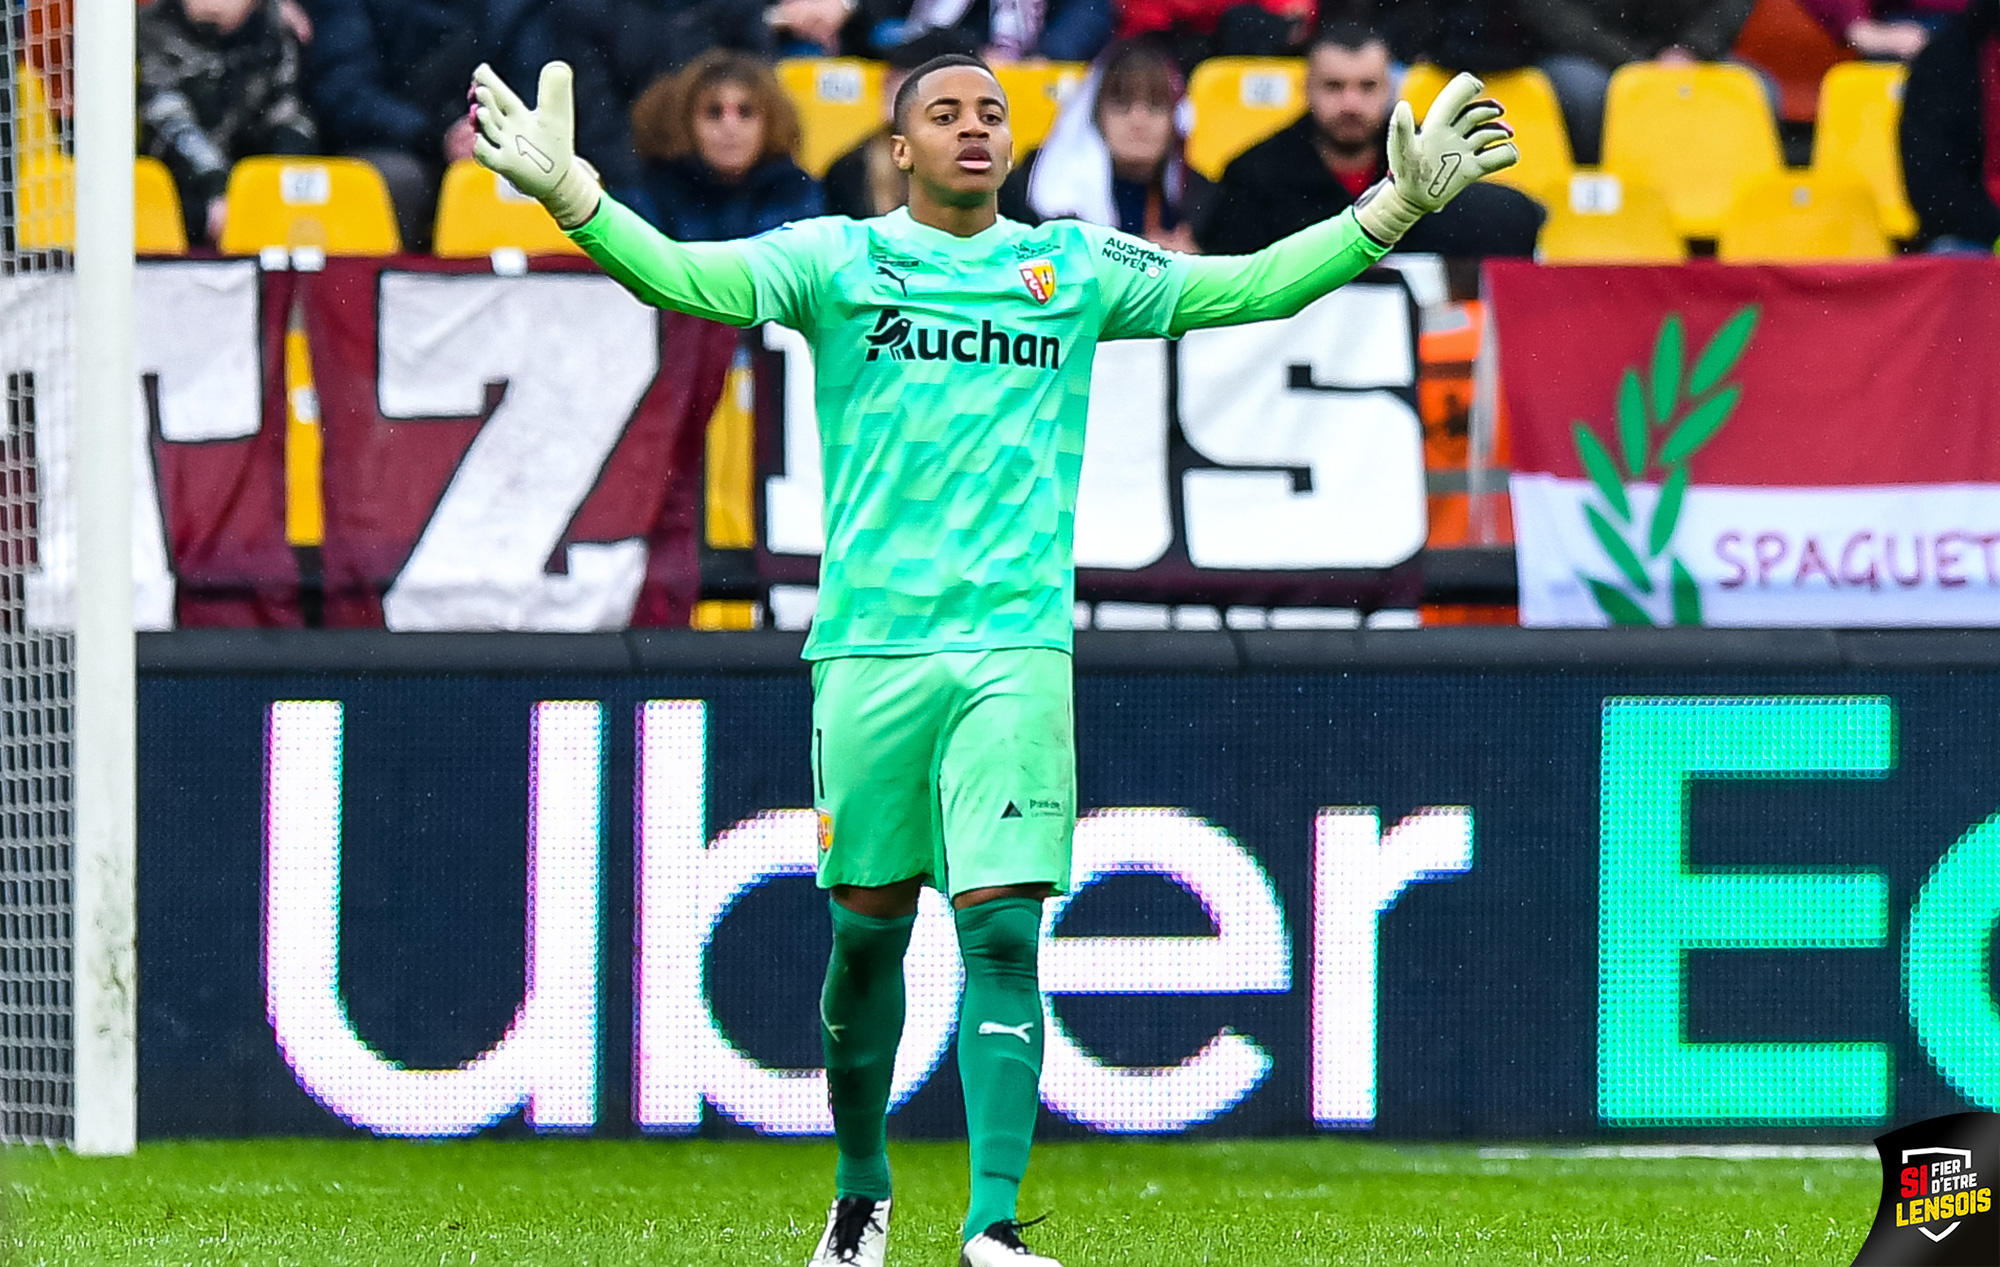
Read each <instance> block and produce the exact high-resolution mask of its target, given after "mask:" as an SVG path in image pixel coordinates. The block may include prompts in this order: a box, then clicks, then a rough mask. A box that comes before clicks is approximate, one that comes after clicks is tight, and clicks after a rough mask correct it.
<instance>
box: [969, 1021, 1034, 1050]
mask: <svg viewBox="0 0 2000 1267" xmlns="http://www.w3.org/2000/svg"><path fill="white" fill-rule="evenodd" d="M1033 1028H1035V1023H1034V1022H1033V1021H1026V1022H1023V1023H1022V1024H1020V1025H1002V1024H1001V1023H1000V1022H998V1021H981V1022H979V1032H980V1034H981V1035H986V1034H1012V1035H1013V1036H1014V1037H1016V1038H1018V1039H1020V1040H1021V1041H1022V1042H1024V1043H1026V1044H1028V1045H1029V1046H1030V1047H1032V1046H1034V1044H1035V1040H1034V1039H1032V1038H1029V1037H1028V1031H1029V1030H1031V1029H1033Z"/></svg>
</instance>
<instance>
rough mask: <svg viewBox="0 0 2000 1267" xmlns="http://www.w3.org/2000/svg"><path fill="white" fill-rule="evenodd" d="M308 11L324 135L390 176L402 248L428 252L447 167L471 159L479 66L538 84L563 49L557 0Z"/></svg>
mask: <svg viewBox="0 0 2000 1267" xmlns="http://www.w3.org/2000/svg"><path fill="white" fill-rule="evenodd" d="M306 11H307V13H309V14H310V15H311V17H312V22H313V27H314V29H315V34H314V37H313V42H312V44H311V45H310V46H309V49H308V53H307V57H306V68H307V72H308V81H307V82H308V88H309V90H310V92H311V98H312V106H313V113H314V114H315V116H316V117H317V118H318V119H319V124H320V131H321V133H322V134H323V136H324V137H325V139H326V142H327V144H328V145H329V146H330V147H331V148H332V149H333V150H335V151H336V152H338V153H342V154H351V155H353V156H355V157H357V158H362V159H366V160H367V161H368V162H369V163H371V164H373V165H374V167H375V169H376V170H377V171H380V172H381V173H382V178H383V179H384V180H385V181H387V182H388V185H389V196H390V198H391V199H393V200H394V202H395V204H396V221H397V223H398V225H399V226H400V227H401V230H402V235H403V245H404V247H405V248H407V249H409V250H413V251H424V250H429V249H430V240H431V221H432V218H433V215H434V213H435V211H436V209H437V192H438V183H439V181H441V180H442V179H443V176H444V168H445V166H446V164H448V163H452V162H456V161H457V160H459V159H463V158H471V157H472V123H471V119H470V115H469V113H468V110H467V108H466V95H465V94H466V85H468V84H470V83H471V82H472V71H473V68H474V67H476V66H478V65H479V63H481V62H491V63H492V64H493V68H494V69H495V70H497V71H499V72H500V74H501V75H502V76H503V77H504V78H507V79H508V80H509V81H510V82H514V83H527V84H532V83H534V82H535V81H536V78H537V76H539V75H540V73H541V68H542V64H543V63H544V62H547V61H550V60H552V59H553V58H554V57H555V42H554V37H553V28H554V17H555V12H556V4H555V0H308V4H307V8H306Z"/></svg>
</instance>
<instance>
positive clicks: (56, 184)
mask: <svg viewBox="0 0 2000 1267" xmlns="http://www.w3.org/2000/svg"><path fill="white" fill-rule="evenodd" d="M19 173H20V174H19V181H18V185H19V192H18V193H17V194H16V198H15V212H16V216H17V222H18V224H19V225H20V228H19V242H20V245H21V249H22V250H24V251H53V250H63V251H72V250H75V249H76V160H75V159H72V158H71V157H70V156H69V155H67V154H47V153H40V154H34V155H23V157H22V161H21V166H20V169H19ZM132 219H133V230H134V232H133V248H134V250H135V251H136V253H137V254H140V255H185V254H187V248H188V243H187V226H186V225H185V224H183V223H182V221H181V200H180V195H179V194H178V193H177V192H176V191H175V189H174V178H173V177H172V176H171V175H170V174H168V172H167V168H166V164H164V163H162V162H160V160H158V159H156V158H140V159H137V160H136V161H135V162H134V163H133V166H132Z"/></svg>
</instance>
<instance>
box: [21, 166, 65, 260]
mask: <svg viewBox="0 0 2000 1267" xmlns="http://www.w3.org/2000/svg"><path fill="white" fill-rule="evenodd" d="M14 181H15V192H14V224H15V230H14V240H15V242H16V243H18V244H19V246H20V248H21V249H22V250H24V251H70V250H75V249H76V160H74V159H72V158H71V157H70V156H69V155H67V154H64V153H62V152H60V151H55V152H50V151H48V150H39V149H37V150H27V151H24V152H23V153H22V154H21V156H20V159H19V160H18V166H16V167H15V169H14Z"/></svg>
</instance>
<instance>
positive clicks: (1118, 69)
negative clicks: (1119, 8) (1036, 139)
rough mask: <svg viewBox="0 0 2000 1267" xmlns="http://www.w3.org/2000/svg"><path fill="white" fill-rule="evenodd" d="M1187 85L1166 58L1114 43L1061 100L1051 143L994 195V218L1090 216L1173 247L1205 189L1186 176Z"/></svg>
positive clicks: (1184, 236) (1188, 238) (1186, 235)
mask: <svg viewBox="0 0 2000 1267" xmlns="http://www.w3.org/2000/svg"><path fill="white" fill-rule="evenodd" d="M1186 98H1187V84H1186V81H1185V80H1183V79H1182V78H1181V73H1180V68H1179V67H1178V66H1176V65H1174V62H1173V59H1172V58H1170V57H1168V56H1167V54H1166V53H1165V52H1164V51H1162V50H1160V49H1158V48H1155V47H1153V46H1152V45H1149V44H1145V43H1136V44H1116V45H1113V46H1112V49H1111V51H1110V52H1108V53H1106V54H1105V55H1104V57H1103V59H1102V60H1101V61H1100V62H1099V64H1098V65H1097V66H1096V68H1094V69H1093V70H1092V71H1091V73H1090V78H1089V79H1088V80H1086V81H1085V82H1084V83H1083V85H1082V86H1081V87H1080V88H1078V89H1077V90H1076V92H1075V93H1074V94H1073V95H1071V97H1070V99H1069V100H1068V101H1067V102H1065V103H1063V108H1062V113H1061V114H1059V115H1058V116H1056V124H1055V127H1054V129H1053V130H1052V131H1051V132H1050V133H1049V139H1048V143H1047V144H1045V145H1043V146H1042V148H1041V149H1039V150H1036V151H1035V152H1034V153H1032V154H1030V155H1029V156H1028V158H1027V161H1025V162H1024V163H1022V164H1021V165H1020V166H1019V167H1018V168H1016V169H1015V170H1014V173H1013V175H1011V176H1009V177H1008V178H1007V183H1006V184H1005V185H1003V186H1001V189H1000V214H1002V215H1004V216H1007V217H1009V218H1011V219H1015V220H1020V221H1022V222H1023V223H1026V224H1040V223H1042V222H1043V221H1044V220H1088V221H1090V222H1091V223H1093V224H1102V225H1108V226H1110V227H1111V228H1114V229H1122V230H1123V231H1125V232H1126V233H1130V234H1134V235H1136V236H1138V237H1143V238H1145V239H1146V240H1147V241H1149V242H1153V243H1156V244H1157V245H1160V246H1163V247H1166V248H1168V249H1169V250H1175V251H1192V250H1194V249H1195V244H1194V233H1193V230H1192V228H1191V227H1190V221H1192V220H1193V219H1194V218H1195V216H1194V214H1193V213H1194V212H1196V211H1198V209H1199V208H1200V206H1201V204H1202V202H1203V200H1204V199H1205V198H1206V196H1207V195H1208V194H1209V193H1210V192H1211V187H1210V186H1209V184H1208V182H1207V181H1205V180H1203V179H1202V178H1201V177H1200V176H1199V175H1197V174H1196V173H1194V172H1191V171H1189V170H1188V166H1187V163H1186V162H1184V161H1183V160H1182V157H1181V147H1182V142H1183V141H1184V140H1185V138H1186V133H1187V113H1188V112H1187V110H1186V109H1185V108H1184V106H1183V103H1184V102H1185V101H1186Z"/></svg>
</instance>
